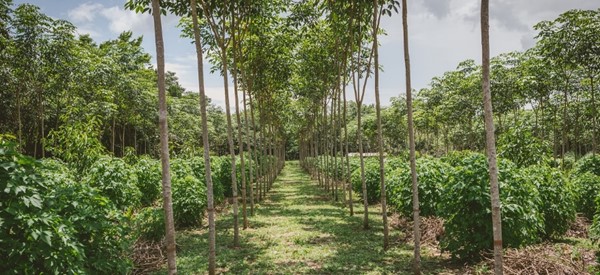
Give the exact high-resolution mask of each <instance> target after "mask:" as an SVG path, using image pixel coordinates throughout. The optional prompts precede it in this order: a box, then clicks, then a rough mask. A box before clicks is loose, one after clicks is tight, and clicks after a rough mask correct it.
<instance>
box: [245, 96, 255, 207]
mask: <svg viewBox="0 0 600 275" xmlns="http://www.w3.org/2000/svg"><path fill="white" fill-rule="evenodd" d="M242 98H243V100H244V126H245V128H246V137H247V136H248V135H249V134H250V130H249V127H248V111H247V110H246V90H242ZM250 143H251V142H248V143H247V144H246V146H247V148H248V152H250V158H251V159H250V160H249V161H250V162H251V164H250V165H249V166H248V168H249V170H250V171H249V172H250V215H251V216H253V215H254V165H256V162H255V161H253V159H252V158H253V155H254V151H253V150H254V149H253V148H252V147H251V145H250Z"/></svg>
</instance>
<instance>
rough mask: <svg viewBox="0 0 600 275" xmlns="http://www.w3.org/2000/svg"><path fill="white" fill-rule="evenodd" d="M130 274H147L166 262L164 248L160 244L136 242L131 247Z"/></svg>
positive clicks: (162, 244)
mask: <svg viewBox="0 0 600 275" xmlns="http://www.w3.org/2000/svg"><path fill="white" fill-rule="evenodd" d="M131 258H132V260H133V272H132V274H149V273H151V272H152V271H156V270H158V269H160V268H161V267H162V266H163V265H164V264H165V263H166V262H167V255H166V247H165V245H164V243H162V242H149V241H142V240H138V241H136V242H135V244H134V245H133V254H132V256H131Z"/></svg>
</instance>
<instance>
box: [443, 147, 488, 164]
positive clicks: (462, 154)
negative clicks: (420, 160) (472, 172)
mask: <svg viewBox="0 0 600 275" xmlns="http://www.w3.org/2000/svg"><path fill="white" fill-rule="evenodd" d="M475 155H479V153H476V152H473V151H469V150H464V151H450V152H448V154H446V155H445V156H443V157H441V158H440V159H441V160H442V161H443V162H445V163H448V164H450V165H451V166H460V165H461V164H462V163H463V160H464V159H466V158H469V157H473V156H475Z"/></svg>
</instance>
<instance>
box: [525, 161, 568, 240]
mask: <svg viewBox="0 0 600 275" xmlns="http://www.w3.org/2000/svg"><path fill="white" fill-rule="evenodd" d="M524 173H525V174H526V175H529V176H530V178H531V180H532V182H533V184H535V186H536V187H537V190H538V192H539V193H540V198H541V204H540V207H539V209H541V211H542V214H543V216H544V225H545V226H544V232H542V235H543V236H544V237H546V238H549V237H558V236H561V235H562V234H564V233H565V232H567V230H568V229H569V226H570V225H571V223H572V222H573V221H574V220H575V217H576V211H575V192H574V188H573V185H572V184H571V182H569V181H568V180H567V179H566V178H565V176H564V175H563V173H562V172H561V171H560V170H558V169H556V168H551V167H549V166H545V165H544V166H530V167H529V168H527V169H526V170H525V172H524Z"/></svg>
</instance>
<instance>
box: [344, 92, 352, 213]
mask: <svg viewBox="0 0 600 275" xmlns="http://www.w3.org/2000/svg"><path fill="white" fill-rule="evenodd" d="M342 92H343V94H344V144H345V149H346V150H345V153H346V174H345V175H346V177H345V178H344V181H345V183H344V186H347V185H350V184H351V183H350V173H351V171H350V154H349V153H350V151H349V149H348V142H349V141H348V110H347V109H348V101H347V100H346V84H345V81H344V88H343V91H342ZM348 206H349V207H350V216H354V204H353V201H352V186H348Z"/></svg>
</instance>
